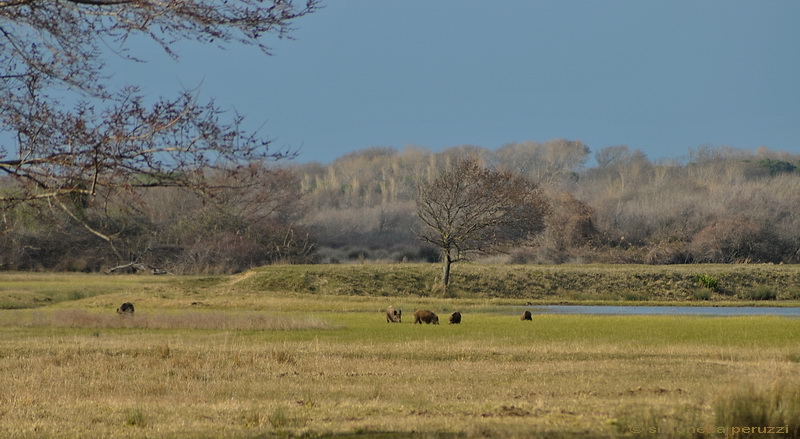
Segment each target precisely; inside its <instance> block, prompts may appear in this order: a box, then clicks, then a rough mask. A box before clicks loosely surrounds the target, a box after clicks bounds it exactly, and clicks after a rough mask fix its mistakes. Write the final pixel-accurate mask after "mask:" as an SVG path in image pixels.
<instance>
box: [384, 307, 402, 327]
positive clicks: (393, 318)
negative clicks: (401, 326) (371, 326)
mask: <svg viewBox="0 0 800 439" xmlns="http://www.w3.org/2000/svg"><path fill="white" fill-rule="evenodd" d="M401 317H403V311H402V310H399V309H396V308H395V307H393V306H390V307H388V308H386V321H387V322H389V323H400V318H401Z"/></svg>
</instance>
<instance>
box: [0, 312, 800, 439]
mask: <svg viewBox="0 0 800 439" xmlns="http://www.w3.org/2000/svg"><path fill="white" fill-rule="evenodd" d="M16 312H19V311H16ZM114 317H116V316H114ZM322 319H323V320H327V321H330V323H329V324H330V325H332V326H337V327H339V329H336V330H305V331H272V330H261V331H258V330H252V331H251V330H248V331H232V330H230V329H228V328H223V327H219V328H217V329H207V328H206V329H202V330H196V329H185V328H182V329H177V330H174V329H151V328H138V327H133V328H126V327H111V329H108V330H105V329H101V330H99V331H97V330H94V329H92V328H93V327H92V326H79V327H78V328H76V329H64V328H61V327H55V326H47V325H44V326H14V325H6V326H4V327H2V328H1V329H0V331H2V332H0V370H2V371H3V373H2V374H1V375H0V407H2V409H1V410H2V411H1V412H0V413H2V415H1V416H0V431H3V432H5V433H7V434H6V436H8V437H52V436H58V437H76V438H77V437H87V436H95V437H131V438H140V437H141V438H143V437H163V438H183V437H192V438H194V437H237V438H239V437H245V438H247V437H253V438H255V437H271V436H272V435H278V436H280V435H288V434H291V435H303V434H306V435H311V436H312V437H314V436H316V435H320V434H323V433H324V434H346V433H354V432H359V431H361V432H365V431H368V432H398V433H402V434H410V433H411V432H421V433H425V434H435V433H447V434H456V435H463V436H465V437H530V436H531V435H534V434H553V435H558V436H559V437H560V436H563V435H574V436H575V437H579V436H581V437H582V436H584V435H586V434H587V433H589V436H604V437H617V436H620V435H621V436H627V435H631V434H632V430H631V429H634V428H637V426H644V427H647V428H651V427H652V428H658V427H661V428H668V429H673V430H674V429H676V428H678V427H687V426H713V425H715V424H714V423H715V417H714V410H715V404H718V402H719V401H720V400H721V399H724V398H726V397H727V395H729V394H730V392H732V391H735V390H736V389H743V388H745V387H746V386H751V387H752V386H755V387H756V388H767V387H769V386H770V385H772V384H773V383H782V385H783V386H789V387H791V386H794V387H791V388H800V387H798V386H800V382H798V381H796V380H795V381H792V380H789V381H787V377H797V376H800V362H798V359H800V346H799V345H798V342H797V341H796V338H795V340H792V339H791V338H792V336H795V337H796V336H797V335H798V333H800V327H799V326H798V325H799V323H798V322H797V321H795V320H786V319H773V318H730V319H707V318H676V317H663V318H649V317H646V318H626V317H580V316H539V319H538V320H535V321H534V322H520V321H519V320H518V319H516V318H514V317H506V316H497V315H489V314H484V315H475V314H473V315H466V316H465V322H464V323H463V324H462V325H460V326H455V325H452V326H451V325H440V326H428V325H425V326H419V325H416V326H415V325H413V324H411V323H403V324H399V325H396V324H387V323H385V322H383V321H381V316H380V314H378V313H348V314H338V315H330V316H323V318H322ZM673 326H682V327H683V328H682V329H677V330H674V331H673V330H670V329H669V328H671V327H673ZM71 328H74V327H71ZM701 332H702V333H703V334H700V335H697V336H695V334H696V333H701ZM737 332H749V333H750V334H749V335H745V336H743V337H733V338H732V337H731V336H730V335H731V334H735V333H737ZM726 333H727V334H726ZM765 334H774V337H772V338H771V339H770V338H769V336H766V335H765ZM680 338H683V340H678V339H680ZM6 436H4V437H6ZM648 437H658V436H648ZM661 437H691V436H688V435H687V436H676V435H672V436H661Z"/></svg>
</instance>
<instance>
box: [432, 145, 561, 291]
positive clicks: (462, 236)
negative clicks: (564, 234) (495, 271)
mask: <svg viewBox="0 0 800 439" xmlns="http://www.w3.org/2000/svg"><path fill="white" fill-rule="evenodd" d="M417 189H418V193H417V216H418V217H419V218H420V220H422V223H423V224H424V225H425V228H424V230H422V231H420V232H419V233H418V237H419V239H421V240H422V241H425V242H428V243H430V244H432V245H434V246H435V247H436V248H438V249H439V250H440V251H441V255H442V264H443V266H442V269H443V272H442V284H443V286H444V287H445V288H446V287H447V285H448V284H449V282H450V266H451V264H452V263H453V262H458V261H461V260H464V259H467V258H468V257H469V256H470V255H471V254H481V253H483V254H488V253H492V252H503V251H507V250H508V249H509V247H510V246H513V245H518V244H521V243H524V242H527V241H529V240H530V239H531V238H532V237H533V236H535V235H536V234H538V233H540V232H541V231H542V230H543V229H544V227H545V223H544V218H545V216H546V215H547V214H548V212H549V203H548V200H547V198H546V197H545V195H544V194H543V192H542V190H541V189H540V187H539V186H538V185H537V184H535V183H533V182H531V181H530V180H527V179H525V178H522V177H519V176H517V175H515V174H512V173H508V172H501V171H496V170H493V169H489V168H485V167H483V166H481V165H480V164H479V162H478V161H477V160H475V159H472V158H467V159H462V160H460V161H458V162H457V163H456V164H455V165H454V166H453V167H452V168H451V169H450V170H448V171H445V172H443V173H442V174H441V175H440V176H439V177H437V178H435V179H434V180H432V181H429V182H424V183H421V184H419V185H418V188H417Z"/></svg>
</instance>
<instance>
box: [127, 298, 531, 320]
mask: <svg viewBox="0 0 800 439" xmlns="http://www.w3.org/2000/svg"><path fill="white" fill-rule="evenodd" d="M193 305H194V304H193ZM133 311H134V310H133V304H132V303H130V302H125V303H123V304H122V305H120V307H119V308H117V314H121V315H133ZM402 317H403V311H402V310H399V309H397V308H395V307H393V306H390V307H388V308H386V321H387V322H389V323H401V321H400V320H401V319H402ZM519 319H520V320H533V319H532V316H531V312H530V311H525V312H524V313H522V315H521V316H520V318H519ZM423 322H425V323H426V324H431V323H433V324H434V325H438V324H439V316H437V315H436V313H435V312H433V311H429V310H427V309H418V310H416V311H414V323H419V324H420V325H421V324H422V323H423ZM450 323H451V324H458V323H461V313H460V312H458V311H456V312H454V313H452V314H450Z"/></svg>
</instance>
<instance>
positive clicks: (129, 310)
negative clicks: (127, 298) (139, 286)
mask: <svg viewBox="0 0 800 439" xmlns="http://www.w3.org/2000/svg"><path fill="white" fill-rule="evenodd" d="M117 314H122V315H133V304H132V303H130V302H125V303H123V304H122V305H121V306H120V307H119V308H117Z"/></svg>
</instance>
